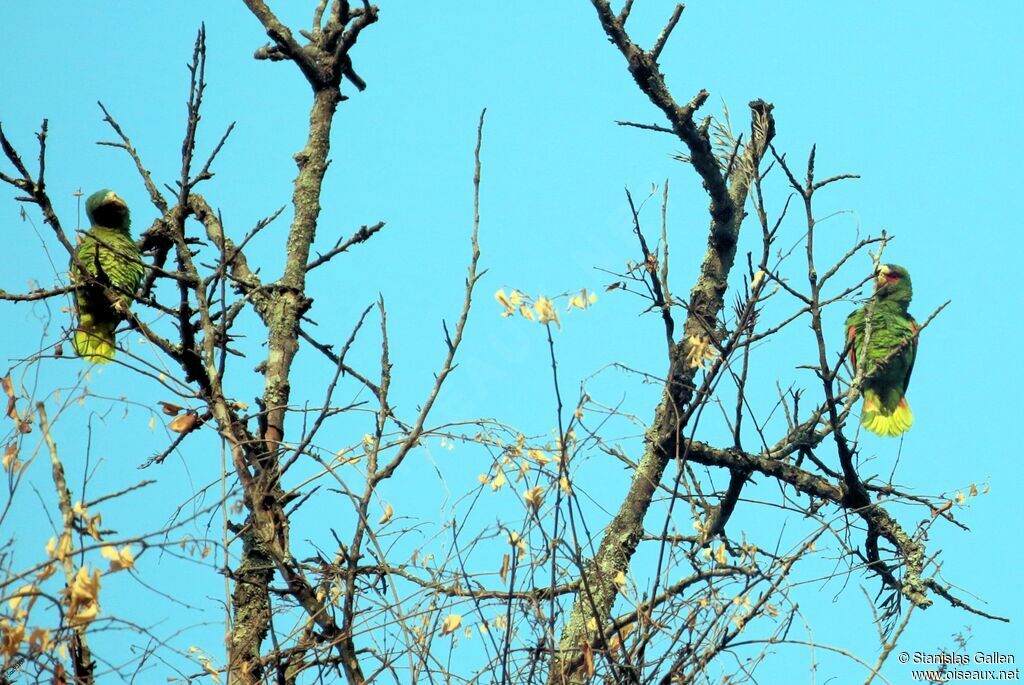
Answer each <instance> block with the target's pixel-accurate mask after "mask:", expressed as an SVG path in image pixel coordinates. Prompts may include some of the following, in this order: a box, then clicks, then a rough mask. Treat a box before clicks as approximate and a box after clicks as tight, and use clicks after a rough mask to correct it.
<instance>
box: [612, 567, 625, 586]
mask: <svg viewBox="0 0 1024 685" xmlns="http://www.w3.org/2000/svg"><path fill="white" fill-rule="evenodd" d="M612 582H613V583H615V584H616V585H618V586H619V587H622V586H623V585H625V584H626V572H625V571H619V572H618V573H616V574H615V577H614V578H613V579H612Z"/></svg>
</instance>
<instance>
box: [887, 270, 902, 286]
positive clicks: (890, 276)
mask: <svg viewBox="0 0 1024 685" xmlns="http://www.w3.org/2000/svg"><path fill="white" fill-rule="evenodd" d="M901 280H903V277H902V276H900V275H899V274H898V273H896V272H894V271H890V272H888V273H887V274H885V282H886V283H898V282H899V281H901Z"/></svg>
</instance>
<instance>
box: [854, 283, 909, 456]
mask: <svg viewBox="0 0 1024 685" xmlns="http://www.w3.org/2000/svg"><path fill="white" fill-rule="evenodd" d="M912 296H913V289H912V288H911V285H910V274H909V273H907V270H906V269H904V268H903V267H902V266H896V265H895V264H883V265H881V266H880V267H878V272H877V273H876V274H875V292H874V295H873V296H872V298H871V300H870V301H869V302H868V303H867V304H866V305H864V306H863V307H861V308H860V309H858V310H857V311H855V312H853V313H852V314H850V316H849V317H847V319H846V340H847V344H849V345H850V363H851V364H852V365H853V369H854V372H855V373H856V372H857V371H860V370H861V369H860V367H859V366H858V364H860V363H863V364H864V369H863V373H864V383H863V385H862V386H861V389H862V391H863V396H864V408H863V410H862V411H861V415H860V422H861V424H862V425H863V426H864V427H865V428H867V429H868V430H869V431H871V432H872V433H876V434H878V435H882V436H888V437H894V436H897V435H902V434H903V433H905V432H906V431H907V430H908V429H909V428H910V424H911V423H913V422H914V415H913V414H911V413H910V405H909V404H908V403H907V398H906V392H907V386H908V385H909V384H910V373H911V372H912V371H913V370H914V357H915V356H916V355H917V336H916V333H917V322H916V321H914V317H912V316H911V315H910V314H909V313H908V312H907V307H908V306H909V305H910V298H911V297H912ZM869 314H870V316H871V326H870V330H867V329H868V326H867V323H868V315H869ZM865 334H869V336H870V337H869V338H868V340H865V339H864V337H865Z"/></svg>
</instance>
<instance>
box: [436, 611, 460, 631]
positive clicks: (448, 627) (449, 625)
mask: <svg viewBox="0 0 1024 685" xmlns="http://www.w3.org/2000/svg"><path fill="white" fill-rule="evenodd" d="M461 625H462V616H460V615H459V614H448V617H447V618H446V619H445V620H444V621H443V622H442V623H441V635H442V636H444V635H451V634H452V633H454V632H455V631H456V630H458V629H459V626H461Z"/></svg>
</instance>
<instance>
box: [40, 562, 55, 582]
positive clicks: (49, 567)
mask: <svg viewBox="0 0 1024 685" xmlns="http://www.w3.org/2000/svg"><path fill="white" fill-rule="evenodd" d="M56 572H57V564H46V565H45V566H43V567H42V568H41V569H39V573H37V574H36V581H37V582H40V583H41V582H43V581H44V580H46V579H47V578H49V577H50V576H52V575H53V574H54V573H56Z"/></svg>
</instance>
